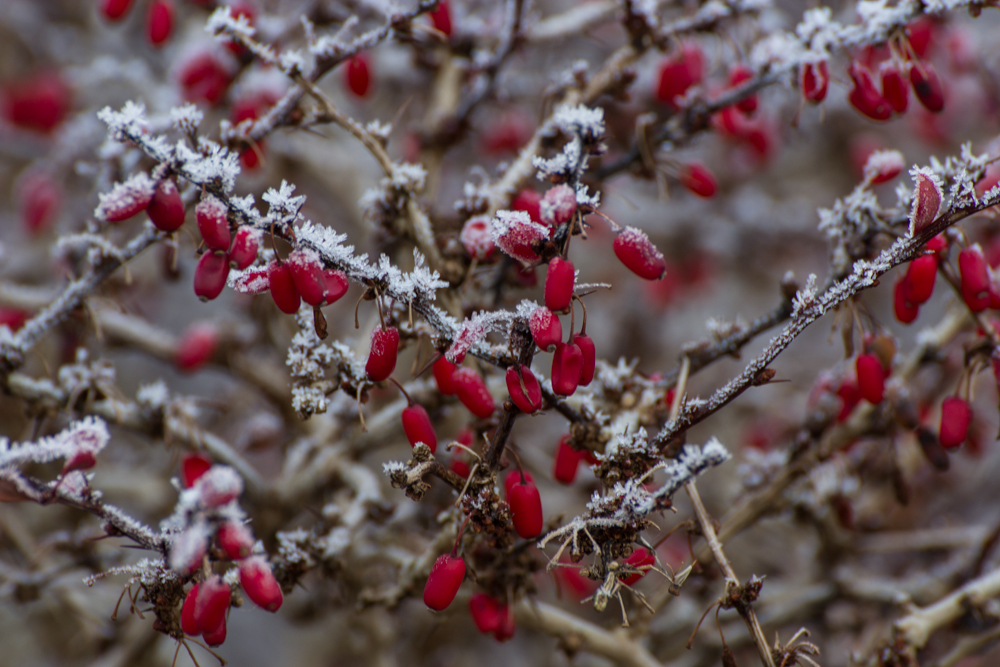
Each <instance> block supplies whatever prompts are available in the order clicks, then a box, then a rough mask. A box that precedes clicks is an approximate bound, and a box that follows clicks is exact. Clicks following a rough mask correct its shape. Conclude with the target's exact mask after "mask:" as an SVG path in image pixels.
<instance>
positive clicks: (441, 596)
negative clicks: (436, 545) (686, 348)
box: [424, 554, 465, 611]
mask: <svg viewBox="0 0 1000 667" xmlns="http://www.w3.org/2000/svg"><path fill="white" fill-rule="evenodd" d="M463 579H465V561H464V560H462V559H461V558H456V557H455V556H452V555H450V554H441V555H440V556H438V559H437V560H436V561H434V566H433V567H431V573H430V575H428V577H427V584H426V585H425V586H424V604H425V605H427V606H428V607H430V608H431V609H433V610H435V611H442V610H444V609H447V608H448V605H450V604H451V602H452V600H454V599H455V595H457V594H458V589H459V588H461V586H462V580H463Z"/></svg>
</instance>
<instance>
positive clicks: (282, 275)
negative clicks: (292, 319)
mask: <svg viewBox="0 0 1000 667" xmlns="http://www.w3.org/2000/svg"><path fill="white" fill-rule="evenodd" d="M267 282H268V286H269V287H270V290H271V298H272V299H274V305H276V306H277V307H278V310H280V311H281V312H283V313H285V314H287V315H291V314H292V313H295V312H298V310H299V305H300V302H301V297H299V291H298V290H297V289H295V279H294V278H292V271H291V269H289V268H288V264H287V263H286V264H278V263H276V262H275V263H272V264H271V267H270V269H269V270H268V272H267Z"/></svg>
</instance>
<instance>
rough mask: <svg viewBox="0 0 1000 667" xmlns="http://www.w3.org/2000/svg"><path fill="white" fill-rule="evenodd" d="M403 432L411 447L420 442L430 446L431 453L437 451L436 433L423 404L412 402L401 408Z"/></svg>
mask: <svg viewBox="0 0 1000 667" xmlns="http://www.w3.org/2000/svg"><path fill="white" fill-rule="evenodd" d="M403 432H404V433H406V439H407V440H409V441H410V446H411V447H416V446H417V443H418V442H422V443H424V444H425V445H427V446H428V447H430V448H431V454H433V453H434V452H436V451H437V444H438V440H437V433H435V432H434V425H433V424H431V418H430V415H428V414H427V410H426V409H424V406H422V405H418V404H414V405H409V406H407V407H405V408H403Z"/></svg>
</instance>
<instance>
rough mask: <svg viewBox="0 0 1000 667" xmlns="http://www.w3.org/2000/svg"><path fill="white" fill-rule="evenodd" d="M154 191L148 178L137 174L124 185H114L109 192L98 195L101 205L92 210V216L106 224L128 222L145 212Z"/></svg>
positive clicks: (141, 173)
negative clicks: (104, 221) (106, 222)
mask: <svg viewBox="0 0 1000 667" xmlns="http://www.w3.org/2000/svg"><path fill="white" fill-rule="evenodd" d="M154 190H155V187H154V184H153V181H152V180H150V178H149V176H147V175H146V174H145V173H144V172H139V173H138V174H136V175H135V176H133V177H132V178H130V179H128V180H127V181H125V182H124V183H116V184H115V186H114V187H113V188H111V192H108V193H105V194H101V195H98V197H100V200H101V203H100V204H99V205H98V206H97V208H96V209H94V215H95V216H97V217H98V218H101V219H102V220H107V221H108V222H122V221H123V220H128V219H129V218H131V217H132V216H133V215H136V214H137V213H141V212H142V211H145V210H146V207H147V206H149V202H150V201H151V200H152V199H153V192H154Z"/></svg>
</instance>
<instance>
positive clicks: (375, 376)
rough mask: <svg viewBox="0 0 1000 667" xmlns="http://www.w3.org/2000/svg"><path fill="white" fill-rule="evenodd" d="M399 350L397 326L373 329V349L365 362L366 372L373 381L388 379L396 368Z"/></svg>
mask: <svg viewBox="0 0 1000 667" xmlns="http://www.w3.org/2000/svg"><path fill="white" fill-rule="evenodd" d="M398 351H399V330H398V329H396V327H389V328H388V329H383V328H381V327H376V328H375V329H374V330H372V339H371V350H370V351H369V352H368V361H366V362H365V374H366V375H367V376H368V379H369V380H371V381H372V382H381V381H382V380H385V379H387V378H388V377H389V376H390V375H392V372H393V371H394V370H396V355H397V353H398Z"/></svg>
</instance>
